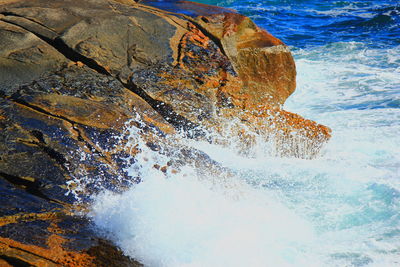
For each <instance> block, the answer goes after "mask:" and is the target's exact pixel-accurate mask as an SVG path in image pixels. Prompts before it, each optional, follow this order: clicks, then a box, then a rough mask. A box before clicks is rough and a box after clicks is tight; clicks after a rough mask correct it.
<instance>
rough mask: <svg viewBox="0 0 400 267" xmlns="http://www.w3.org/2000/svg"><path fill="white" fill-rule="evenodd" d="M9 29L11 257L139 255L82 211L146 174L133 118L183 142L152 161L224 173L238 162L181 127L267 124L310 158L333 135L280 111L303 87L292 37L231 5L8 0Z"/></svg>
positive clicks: (1, 238) (231, 132)
mask: <svg viewBox="0 0 400 267" xmlns="http://www.w3.org/2000/svg"><path fill="white" fill-rule="evenodd" d="M0 37H1V38H0V191H1V194H0V198H1V203H2V208H1V213H0V215H1V217H0V264H2V265H6V264H8V265H34V266H53V265H54V266H55V265H62V266H136V265H139V263H137V262H136V261H135V260H133V259H131V258H129V257H127V256H124V255H123V254H122V253H121V252H120V251H119V250H118V249H117V248H116V247H115V246H114V245H113V244H111V243H110V242H108V241H106V240H104V239H103V238H102V236H101V235H100V234H99V233H97V232H95V231H93V229H92V226H91V223H90V222H89V221H88V219H87V218H86V217H85V216H83V215H82V216H80V215H77V214H84V213H85V210H86V206H85V203H88V202H89V201H90V197H91V195H92V194H96V193H98V192H99V191H101V190H103V189H104V188H106V189H109V190H114V191H117V192H119V191H121V190H124V188H126V187H128V186H130V185H131V184H132V183H135V182H138V181H140V177H132V175H129V174H128V172H127V165H129V164H131V163H133V162H134V161H135V156H136V155H137V153H139V152H140V147H139V146H132V145H127V143H128V142H131V140H129V135H128V134H127V132H126V127H127V126H129V127H130V128H131V129H136V134H137V135H138V136H139V137H140V140H141V142H143V143H144V145H145V146H146V147H148V148H149V149H151V150H152V151H156V152H157V153H160V154H162V155H172V154H173V155H174V158H175V159H176V160H175V161H174V162H169V163H168V164H166V165H165V166H159V165H157V164H155V165H154V168H155V169H159V170H160V171H162V172H163V173H168V172H173V171H179V168H180V167H181V166H183V165H184V164H191V165H193V166H195V167H196V168H197V169H199V171H200V172H204V171H205V172H209V173H212V174H214V175H215V176H221V177H222V176H229V175H230V174H229V173H228V172H226V170H224V169H223V168H222V167H221V166H218V164H217V163H215V162H214V161H212V160H211V159H210V158H209V157H208V156H207V155H205V154H204V153H202V152H200V151H197V150H195V149H192V148H189V147H186V146H185V145H182V144H178V142H175V141H174V140H176V138H178V137H176V133H177V132H180V133H182V132H183V134H184V135H185V136H186V137H188V138H198V139H204V140H208V141H215V142H220V143H224V142H225V140H226V139H227V138H228V139H229V138H230V137H231V136H237V137H238V139H239V140H240V141H239V143H240V144H242V145H243V147H242V149H243V150H246V149H249V147H251V146H252V145H254V138H255V135H257V136H261V137H262V138H264V139H266V140H274V142H275V146H276V147H277V149H276V151H277V152H276V154H278V155H285V156H296V157H305V158H309V157H312V156H314V155H315V154H316V153H318V150H319V148H320V147H321V145H322V144H323V143H324V142H326V141H327V140H328V139H329V132H330V130H329V129H328V128H327V127H325V126H322V125H318V124H317V123H315V122H313V121H309V120H306V119H304V118H302V117H300V116H299V115H297V114H292V113H290V112H287V111H284V110H281V105H282V104H283V103H284V101H285V99H286V98H287V97H288V96H289V95H290V94H291V93H292V92H293V91H294V88H295V74H296V72H295V65H294V61H293V58H292V56H291V54H290V51H289V50H288V48H287V47H286V46H285V45H284V44H283V43H282V42H281V41H280V40H278V39H276V38H275V37H273V36H272V35H270V34H269V33H268V32H266V31H265V30H262V29H260V28H258V27H257V26H256V25H255V24H254V23H253V22H252V21H251V20H250V19H249V18H247V17H244V16H242V15H240V14H237V13H236V12H234V11H232V10H229V9H223V8H219V7H211V6H207V5H202V4H197V3H191V2H186V1H139V2H134V1H129V0H118V1H117V0H116V1H106V0H90V1H75V0H55V1H47V0H24V1H19V0H9V1H8V0H6V1H0ZM228 121H229V123H230V122H231V121H234V122H232V123H231V125H230V126H229V127H224V123H226V122H228ZM210 132H212V134H211V135H210V134H209V133H210ZM210 136H212V137H210ZM131 143H132V142H131ZM77 199H79V200H81V201H80V202H78V203H77V202H76V200H77Z"/></svg>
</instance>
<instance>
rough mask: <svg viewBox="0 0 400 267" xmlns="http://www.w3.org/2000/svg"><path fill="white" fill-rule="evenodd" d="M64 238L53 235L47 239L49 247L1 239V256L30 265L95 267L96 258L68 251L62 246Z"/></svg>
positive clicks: (39, 266)
mask: <svg viewBox="0 0 400 267" xmlns="http://www.w3.org/2000/svg"><path fill="white" fill-rule="evenodd" d="M64 242H66V240H65V239H64V238H62V237H61V236H59V235H57V234H52V235H50V236H49V237H48V238H47V242H46V243H47V247H46V248H44V247H40V246H35V245H29V244H23V243H21V242H18V241H15V240H12V239H9V238H3V237H0V254H2V255H5V256H7V257H10V258H15V259H18V260H20V261H22V262H25V263H29V264H30V265H33V266H37V267H42V266H60V265H61V266H68V267H73V266H82V267H83V266H95V264H94V257H93V256H90V255H89V254H86V253H80V252H75V251H68V250H66V249H65V248H64V247H63V246H62V244H63V243H64Z"/></svg>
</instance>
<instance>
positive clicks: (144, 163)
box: [92, 0, 400, 267]
mask: <svg viewBox="0 0 400 267" xmlns="http://www.w3.org/2000/svg"><path fill="white" fill-rule="evenodd" d="M199 2H203V3H208V4H213V5H220V6H224V7H230V8H234V9H236V10H238V11H239V12H240V13H242V14H245V15H247V16H249V17H251V18H252V19H253V20H254V21H255V22H256V23H257V24H258V25H260V26H262V27H264V28H265V29H267V30H268V31H269V32H271V33H272V34H274V35H275V36H277V37H278V38H280V39H282V40H283V41H284V42H285V43H286V44H287V45H289V46H290V48H291V50H292V53H293V55H294V57H295V61H296V65H297V72H298V75H297V89H296V92H295V93H294V94H293V95H292V96H291V97H290V98H289V99H288V100H287V102H286V103H285V109H287V110H289V111H292V112H296V113H299V114H301V115H302V116H304V117H306V118H310V119H313V120H316V121H318V122H320V123H322V124H325V125H327V126H329V127H331V128H332V130H333V133H332V139H331V140H330V141H329V143H328V144H327V145H326V146H325V147H324V148H323V151H322V152H321V154H320V155H319V156H318V157H317V158H316V159H313V160H303V159H293V158H279V157H274V156H271V155H270V154H269V153H268V151H267V150H268V149H265V148H268V146H267V145H265V144H263V143H262V142H261V143H258V145H259V148H260V149H259V150H257V151H256V152H255V153H254V154H252V155H251V156H243V155H240V154H237V151H236V150H235V148H234V147H232V148H230V147H225V148H222V147H220V146H218V145H214V144H208V143H201V142H195V141H190V140H182V142H183V143H185V144H188V143H189V142H190V145H191V146H193V147H195V148H197V149H200V150H203V151H204V152H206V153H207V154H209V155H210V156H211V157H212V158H213V159H214V160H216V161H218V162H219V163H221V164H222V165H223V166H224V167H226V168H228V169H229V170H230V171H232V172H234V173H235V174H237V176H238V180H235V181H229V182H227V181H225V180H223V179H221V180H220V181H218V178H219V177H200V178H199V177H198V174H196V170H195V169H194V168H193V167H191V166H188V167H187V169H185V170H183V171H182V173H179V174H171V175H170V176H169V177H168V179H165V177H164V175H163V174H161V173H159V172H158V171H156V170H154V169H152V168H151V166H152V165H153V164H154V163H155V162H158V163H160V165H163V164H164V163H165V162H166V161H168V159H167V158H164V157H162V156H160V155H158V154H156V153H155V152H153V151H149V150H146V148H145V147H143V148H142V155H140V157H141V158H142V159H146V160H141V158H138V159H137V162H136V163H135V164H136V165H135V166H132V168H131V170H130V171H131V172H132V176H136V175H137V172H140V174H141V176H142V177H143V182H142V183H141V184H139V185H137V186H135V187H132V188H131V189H130V190H128V191H126V192H124V193H122V194H113V193H110V192H104V193H103V194H101V195H99V196H98V197H97V198H96V201H95V203H94V206H93V212H92V217H93V220H94V222H95V223H96V225H97V226H98V227H99V229H102V230H105V231H106V235H107V237H109V238H111V239H112V240H114V241H115V243H116V244H118V245H119V246H120V247H121V248H122V250H123V251H124V252H125V253H126V254H128V255H131V256H132V257H134V258H136V259H139V260H140V261H141V262H143V263H144V264H145V265H147V266H270V267H281V266H296V267H297V266H304V267H308V266H340V267H341V266H379V267H380V266H383V267H386V266H388V267H395V266H400V3H399V2H398V1H394V0H384V1H333V0H326V1H321V0H320V1H314V0H313V1H311V0H274V1H255V0H252V1H248V0H228V1H220V0H212V1H199ZM132 136H134V133H133V134H132ZM138 142H139V143H140V140H137V139H135V140H134V142H133V143H132V144H134V145H137V143H138ZM261 148H262V149H261ZM227 155H229V156H227ZM216 180H217V181H218V183H220V184H224V183H226V185H225V186H223V187H222V188H217V189H216V188H214V186H213V185H212V184H213V182H212V181H214V182H215V181H216ZM232 195H233V197H232Z"/></svg>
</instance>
